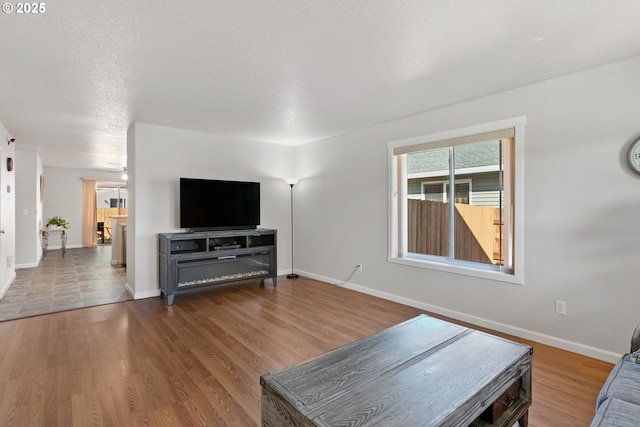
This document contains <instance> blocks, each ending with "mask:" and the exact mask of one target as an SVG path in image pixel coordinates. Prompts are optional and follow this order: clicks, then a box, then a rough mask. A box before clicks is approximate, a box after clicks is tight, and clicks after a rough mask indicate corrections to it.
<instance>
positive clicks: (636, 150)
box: [627, 137, 640, 174]
mask: <svg viewBox="0 0 640 427" xmlns="http://www.w3.org/2000/svg"><path fill="white" fill-rule="evenodd" d="M627 160H628V161H629V166H631V170H633V171H634V172H635V173H637V174H640V137H638V138H637V139H636V140H635V141H633V142H632V143H631V147H629V154H628V155H627Z"/></svg>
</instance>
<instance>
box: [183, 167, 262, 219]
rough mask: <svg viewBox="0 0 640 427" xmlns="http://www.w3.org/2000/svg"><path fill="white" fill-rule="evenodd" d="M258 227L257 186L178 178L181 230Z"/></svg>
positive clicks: (258, 188)
mask: <svg viewBox="0 0 640 427" xmlns="http://www.w3.org/2000/svg"><path fill="white" fill-rule="evenodd" d="M259 224H260V183H259V182H242V181H219V180H210V179H195V178H180V228H189V229H191V230H195V231H197V230H225V229H230V230H232V229H242V228H256V227H257V226H258V225H259Z"/></svg>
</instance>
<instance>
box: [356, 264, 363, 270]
mask: <svg viewBox="0 0 640 427" xmlns="http://www.w3.org/2000/svg"><path fill="white" fill-rule="evenodd" d="M356 269H357V270H358V271H360V272H361V271H362V263H361V262H359V263H358V265H357V266H356Z"/></svg>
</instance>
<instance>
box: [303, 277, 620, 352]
mask: <svg viewBox="0 0 640 427" xmlns="http://www.w3.org/2000/svg"><path fill="white" fill-rule="evenodd" d="M296 272H297V273H298V274H300V275H301V276H306V277H310V278H312V279H316V280H320V281H322V282H326V283H330V284H332V285H337V286H343V287H345V288H347V289H351V290H354V291H357V292H362V293H364V294H368V295H372V296H376V297H379V298H382V299H386V300H389V301H393V302H397V303H400V304H404V305H408V306H410V307H415V308H419V309H421V310H425V311H428V312H431V313H435V314H439V315H441V316H446V317H450V318H452V319H456V320H460V321H461V322H467V323H471V324H474V325H478V326H481V327H483V328H488V329H492V330H494V331H498V332H502V333H505V334H509V335H514V336H516V337H520V338H523V339H526V340H530V341H535V342H538V343H541V344H546V345H550V346H552V347H556V348H560V349H562V350H566V351H571V352H573V353H578V354H581V355H583V356H587V357H592V358H594V359H599V360H604V361H605V362H610V363H616V362H617V361H618V359H620V357H621V356H622V355H621V354H618V353H614V352H611V351H608V350H603V349H600V348H596V347H591V346H588V345H584V344H581V343H578V342H574V341H568V340H565V339H562V338H558V337H554V336H551V335H546V334H542V333H539V332H535V331H531V330H528V329H523V328H519V327H517V326H512V325H507V324H505V323H500V322H496V321H493V320H490V319H485V318H482V317H477V316H472V315H470V314H465V313H461V312H459V311H455V310H450V309H448V308H444V307H439V306H436V305H432V304H427V303H425V302H422V301H416V300H412V299H409V298H405V297H401V296H398V295H394V294H390V293H388V292H382V291H377V290H375V289H371V288H367V287H366V286H361V285H356V284H353V283H349V282H347V283H345V284H344V285H343V284H342V283H343V282H342V281H340V280H335V279H332V278H329V277H324V276H319V275H317V274H313V273H308V272H303V271H296Z"/></svg>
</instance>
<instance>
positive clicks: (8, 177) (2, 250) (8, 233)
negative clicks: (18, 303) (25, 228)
mask: <svg viewBox="0 0 640 427" xmlns="http://www.w3.org/2000/svg"><path fill="white" fill-rule="evenodd" d="M10 138H11V136H10V135H9V132H8V131H7V129H6V128H5V127H4V125H3V124H2V122H0V229H2V231H3V232H2V233H1V234H0V298H1V297H2V296H3V295H4V293H5V292H6V291H7V289H8V288H9V286H10V285H11V283H12V282H13V280H14V279H15V277H16V265H15V260H16V243H15V236H16V226H15V210H16V204H15V203H16V196H15V194H16V193H15V191H16V190H15V183H16V179H15V176H16V167H17V165H18V163H17V162H16V161H15V152H16V144H15V143H11V144H7V143H6V142H5V141H8V140H9V139H10ZM7 157H11V158H13V160H14V169H13V171H11V172H9V171H8V170H7V166H6V165H7Z"/></svg>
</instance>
